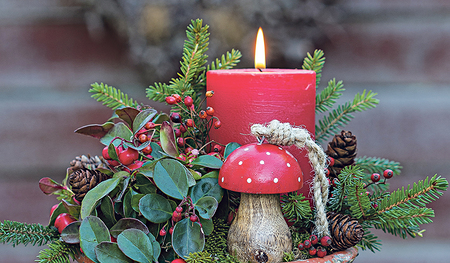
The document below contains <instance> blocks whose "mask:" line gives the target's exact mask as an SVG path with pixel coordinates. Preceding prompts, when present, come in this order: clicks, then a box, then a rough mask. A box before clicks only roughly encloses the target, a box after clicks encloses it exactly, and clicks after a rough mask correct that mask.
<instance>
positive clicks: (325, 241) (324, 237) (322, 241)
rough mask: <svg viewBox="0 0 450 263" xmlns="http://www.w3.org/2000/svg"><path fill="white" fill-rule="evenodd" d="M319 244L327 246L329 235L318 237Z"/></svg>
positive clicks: (329, 241) (329, 243)
mask: <svg viewBox="0 0 450 263" xmlns="http://www.w3.org/2000/svg"><path fill="white" fill-rule="evenodd" d="M320 244H321V245H322V246H324V247H328V246H329V245H331V237H329V236H323V237H322V238H321V239H320Z"/></svg>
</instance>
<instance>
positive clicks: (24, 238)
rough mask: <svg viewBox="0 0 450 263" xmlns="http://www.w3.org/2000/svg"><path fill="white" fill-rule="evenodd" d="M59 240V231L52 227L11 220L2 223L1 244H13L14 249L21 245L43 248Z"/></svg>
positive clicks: (0, 224) (0, 231)
mask: <svg viewBox="0 0 450 263" xmlns="http://www.w3.org/2000/svg"><path fill="white" fill-rule="evenodd" d="M58 238H59V233H58V231H56V229H54V228H52V227H48V226H43V225H41V224H26V223H21V222H15V221H9V220H5V221H4V222H3V223H1V222H0V242H2V243H8V244H12V246H13V247H15V246H16V245H19V244H23V245H25V246H26V245H28V244H31V245H33V246H35V245H38V246H42V245H45V244H47V243H48V242H51V241H54V240H57V239H58Z"/></svg>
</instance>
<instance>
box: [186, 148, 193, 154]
mask: <svg viewBox="0 0 450 263" xmlns="http://www.w3.org/2000/svg"><path fill="white" fill-rule="evenodd" d="M192 150H194V148H192V147H187V148H186V149H184V153H186V154H188V153H190V152H191V151H192Z"/></svg>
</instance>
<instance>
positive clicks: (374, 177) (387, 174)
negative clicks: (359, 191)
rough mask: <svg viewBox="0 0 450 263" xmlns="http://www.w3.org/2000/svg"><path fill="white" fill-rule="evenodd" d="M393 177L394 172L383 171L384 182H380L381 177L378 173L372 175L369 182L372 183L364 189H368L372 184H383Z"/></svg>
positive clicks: (389, 170)
mask: <svg viewBox="0 0 450 263" xmlns="http://www.w3.org/2000/svg"><path fill="white" fill-rule="evenodd" d="M393 176H394V172H393V171H392V170H391V169H386V170H384V171H383V177H384V180H383V181H382V182H380V180H381V175H380V174H379V173H373V174H372V175H371V176H370V180H372V182H371V183H370V184H368V185H366V187H368V186H369V185H372V184H385V183H386V180H387V179H390V178H392V177H393Z"/></svg>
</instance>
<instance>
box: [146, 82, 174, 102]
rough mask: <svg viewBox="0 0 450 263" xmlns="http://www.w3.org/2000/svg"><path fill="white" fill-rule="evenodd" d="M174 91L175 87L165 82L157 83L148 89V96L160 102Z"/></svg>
mask: <svg viewBox="0 0 450 263" xmlns="http://www.w3.org/2000/svg"><path fill="white" fill-rule="evenodd" d="M174 93H175V92H174V90H173V88H172V87H171V86H168V85H167V84H165V83H155V85H154V86H150V87H148V88H147V89H146V95H147V98H148V99H150V100H154V101H158V102H164V101H165V99H166V97H167V96H170V95H172V94H174Z"/></svg>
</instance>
